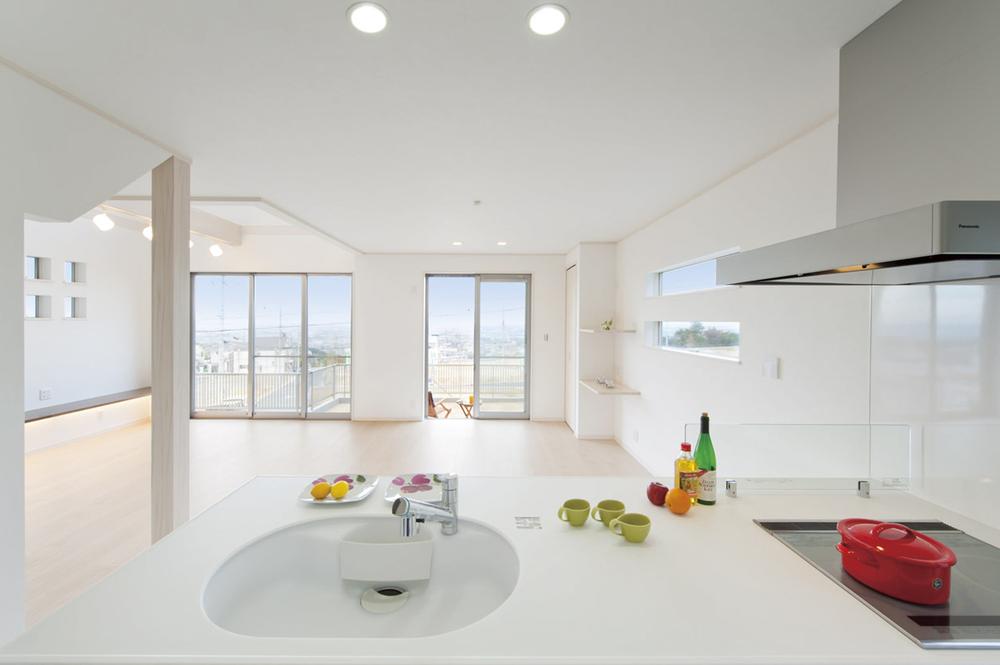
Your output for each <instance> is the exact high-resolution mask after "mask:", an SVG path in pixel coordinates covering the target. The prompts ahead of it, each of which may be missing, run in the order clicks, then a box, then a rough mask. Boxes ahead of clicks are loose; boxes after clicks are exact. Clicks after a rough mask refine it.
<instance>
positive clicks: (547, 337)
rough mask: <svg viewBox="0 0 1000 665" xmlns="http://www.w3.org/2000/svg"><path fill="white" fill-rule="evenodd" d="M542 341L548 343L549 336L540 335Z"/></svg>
mask: <svg viewBox="0 0 1000 665" xmlns="http://www.w3.org/2000/svg"><path fill="white" fill-rule="evenodd" d="M542 340H543V341H545V342H547V341H549V334H548V333H545V334H544V335H542Z"/></svg>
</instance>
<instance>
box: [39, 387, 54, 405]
mask: <svg viewBox="0 0 1000 665" xmlns="http://www.w3.org/2000/svg"><path fill="white" fill-rule="evenodd" d="M47 399H52V388H39V390H38V401H39V402H44V401H45V400H47Z"/></svg>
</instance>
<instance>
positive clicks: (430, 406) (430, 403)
mask: <svg viewBox="0 0 1000 665" xmlns="http://www.w3.org/2000/svg"><path fill="white" fill-rule="evenodd" d="M438 410H441V411H444V412H445V416H444V417H445V418H447V417H448V416H450V415H451V409H449V408H448V407H447V406H445V404H444V400H441V401H440V402H435V401H434V394H433V393H432V392H431V391H429V390H428V391H427V417H428V418H440V416H439V415H438Z"/></svg>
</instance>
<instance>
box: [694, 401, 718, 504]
mask: <svg viewBox="0 0 1000 665" xmlns="http://www.w3.org/2000/svg"><path fill="white" fill-rule="evenodd" d="M694 463H695V465H696V466H697V467H698V503H700V504H701V505H703V506H712V505H715V447H713V446H712V437H711V436H710V435H709V433H708V413H702V414H701V434H700V435H699V436H698V443H697V445H695V448H694Z"/></svg>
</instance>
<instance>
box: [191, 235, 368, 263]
mask: <svg viewBox="0 0 1000 665" xmlns="http://www.w3.org/2000/svg"><path fill="white" fill-rule="evenodd" d="M211 244H212V241H210V240H207V239H205V238H196V239H195V246H194V247H193V248H192V250H191V272H283V271H285V272H353V271H354V254H353V253H352V252H349V251H347V250H344V249H341V248H340V247H339V246H338V245H336V244H334V243H333V242H332V241H330V240H327V239H325V238H323V236H320V235H316V234H313V233H311V232H310V233H302V234H296V235H263V234H254V233H253V232H252V230H249V232H245V233H244V234H243V243H242V244H241V245H237V246H229V245H223V254H222V256H220V257H217V258H216V257H214V256H212V255H211V254H209V253H208V246H209V245H211Z"/></svg>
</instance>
